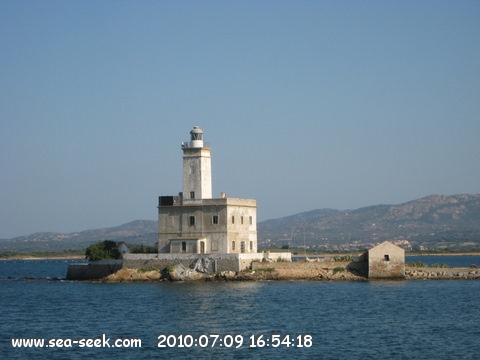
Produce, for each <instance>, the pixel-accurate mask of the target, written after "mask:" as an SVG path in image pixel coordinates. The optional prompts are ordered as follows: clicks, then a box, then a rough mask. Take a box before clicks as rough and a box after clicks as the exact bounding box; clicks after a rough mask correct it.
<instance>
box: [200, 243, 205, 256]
mask: <svg viewBox="0 0 480 360" xmlns="http://www.w3.org/2000/svg"><path fill="white" fill-rule="evenodd" d="M200 254H205V241H200Z"/></svg>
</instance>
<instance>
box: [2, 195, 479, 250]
mask: <svg viewBox="0 0 480 360" xmlns="http://www.w3.org/2000/svg"><path fill="white" fill-rule="evenodd" d="M257 230H258V245H259V246H258V247H259V249H267V248H272V247H288V248H291V249H293V248H296V249H303V248H304V247H307V248H309V249H311V250H322V251H323V250H363V249H366V248H369V247H371V246H373V245H375V244H378V243H379V242H382V241H384V240H390V241H393V242H396V243H397V244H399V245H401V246H403V247H405V248H406V249H413V250H422V249H430V250H441V249H449V250H471V249H477V250H478V249H480V194H476V195H467V194H464V195H452V196H445V195H431V196H427V197H424V198H421V199H418V200H413V201H409V202H406V203H403V204H399V205H375V206H368V207H363V208H360V209H356V210H334V209H319V210H312V211H307V212H302V213H299V214H295V215H291V216H287V217H284V218H279V219H272V220H267V221H263V222H260V223H258V229H257ZM106 239H109V240H115V241H125V242H127V243H135V244H144V245H153V244H155V243H156V239H157V222H156V221H151V220H137V221H132V222H130V223H127V224H124V225H120V226H117V227H112V228H104V229H96V230H86V231H81V232H76V233H69V234H64V233H35V234H32V235H29V236H21V237H16V238H13V239H6V240H0V252H6V251H15V252H32V251H58V252H60V251H63V250H78V249H85V248H86V247H87V246H88V245H90V244H92V243H95V242H97V241H100V240H106Z"/></svg>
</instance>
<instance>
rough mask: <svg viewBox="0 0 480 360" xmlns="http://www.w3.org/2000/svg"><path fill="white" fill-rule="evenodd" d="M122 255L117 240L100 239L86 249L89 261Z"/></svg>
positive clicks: (115, 257) (116, 257)
mask: <svg viewBox="0 0 480 360" xmlns="http://www.w3.org/2000/svg"><path fill="white" fill-rule="evenodd" d="M120 255H121V254H120V252H119V251H118V249H117V245H116V244H115V241H111V240H104V241H100V242H98V243H96V244H93V245H90V246H89V247H87V249H86V250H85V257H86V258H87V259H88V260H89V261H98V260H108V259H120Z"/></svg>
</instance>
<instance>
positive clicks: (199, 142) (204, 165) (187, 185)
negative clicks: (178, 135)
mask: <svg viewBox="0 0 480 360" xmlns="http://www.w3.org/2000/svg"><path fill="white" fill-rule="evenodd" d="M182 150H183V187H182V189H183V199H184V200H187V201H188V200H195V199H211V198H212V162H211V149H210V148H209V147H208V146H206V144H205V143H204V142H203V131H202V129H200V127H199V126H195V127H194V128H193V129H192V131H190V141H187V142H183V143H182Z"/></svg>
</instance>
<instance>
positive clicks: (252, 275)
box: [98, 265, 480, 283]
mask: <svg viewBox="0 0 480 360" xmlns="http://www.w3.org/2000/svg"><path fill="white" fill-rule="evenodd" d="M389 280H391V279H389ZM399 280H480V269H479V268H428V267H422V268H419V267H406V268H405V278H404V279H399ZM98 281H100V282H106V283H116V282H157V281H167V282H178V281H197V282H198V281H371V280H369V279H368V278H367V277H365V276H361V275H359V274H355V273H353V272H351V271H348V270H335V269H323V270H321V271H317V272H314V273H313V272H312V273H309V274H306V273H303V274H300V273H292V272H290V273H286V272H282V271H277V270H275V269H274V268H264V269H257V270H246V271H241V272H234V271H223V272H220V273H217V274H204V273H200V272H196V271H194V270H192V269H189V268H186V267H184V266H182V265H179V266H174V267H172V268H170V269H163V270H149V271H142V270H140V269H125V268H124V269H120V270H119V271H117V272H115V273H113V274H111V275H109V276H107V277H106V278H103V279H101V280H98Z"/></svg>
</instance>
